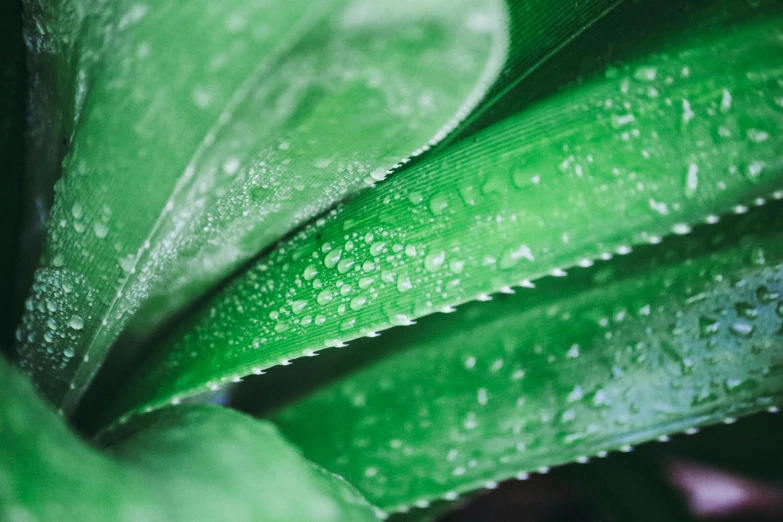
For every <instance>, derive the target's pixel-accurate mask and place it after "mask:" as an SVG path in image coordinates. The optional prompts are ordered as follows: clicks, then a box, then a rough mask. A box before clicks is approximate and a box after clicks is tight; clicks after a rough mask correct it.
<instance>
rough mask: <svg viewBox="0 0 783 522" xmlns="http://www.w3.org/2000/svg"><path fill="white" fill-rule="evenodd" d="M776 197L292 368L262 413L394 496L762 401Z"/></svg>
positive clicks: (527, 467) (433, 495)
mask: <svg viewBox="0 0 783 522" xmlns="http://www.w3.org/2000/svg"><path fill="white" fill-rule="evenodd" d="M780 210H781V206H780V204H777V205H775V206H773V207H771V208H769V209H768V210H767V211H766V212H764V213H761V216H760V217H759V216H758V215H756V216H750V215H749V216H748V218H746V219H739V220H736V219H735V220H736V221H737V222H736V223H733V224H732V226H731V227H730V228H727V229H724V230H715V228H714V227H707V226H705V227H703V229H702V230H699V231H698V233H696V234H695V235H694V236H685V237H681V238H673V239H672V240H667V241H666V242H664V244H662V245H659V246H657V247H648V248H647V249H640V250H639V251H638V252H637V253H635V254H632V255H630V256H628V257H627V258H624V259H616V260H613V261H611V262H607V263H599V264H597V265H596V266H594V267H592V268H590V269H588V270H584V271H582V272H581V273H575V274H574V275H573V276H572V278H573V279H572V280H571V281H568V284H567V285H566V284H564V281H563V280H558V279H554V278H552V279H549V280H544V281H541V284H540V285H539V288H538V289H536V290H533V291H531V293H529V294H522V295H516V296H507V297H504V298H503V299H500V300H496V301H493V302H492V303H474V304H470V305H467V306H465V307H464V308H461V309H460V310H459V311H458V312H457V313H455V314H452V315H448V316H433V317H429V318H426V319H425V320H423V321H422V322H421V323H420V324H419V325H417V326H415V327H411V328H407V329H396V330H392V331H391V332H389V334H388V335H384V336H382V337H381V339H379V340H378V341H376V342H375V343H376V345H375V346H372V345H370V343H369V342H364V343H357V345H356V346H355V347H352V348H351V349H350V350H351V351H350V352H336V354H335V355H337V356H338V357H340V356H341V357H340V359H332V360H333V361H334V363H331V364H330V359H329V357H330V356H325V357H324V358H323V359H324V360H321V361H319V362H320V364H318V365H317V366H316V365H315V364H309V365H308V364H303V365H301V367H300V368H297V372H296V376H297V377H296V379H297V382H310V381H312V380H315V383H316V384H315V386H318V389H317V391H316V392H308V393H307V394H306V395H305V397H304V398H302V399H301V400H299V401H294V402H293V403H292V404H291V405H289V406H286V407H283V408H281V409H280V410H279V411H278V412H277V413H275V414H273V415H272V418H273V419H274V420H275V422H277V423H278V424H279V426H280V427H281V429H282V431H283V433H285V434H286V436H287V437H289V438H290V440H292V441H293V442H294V443H295V444H297V445H298V446H299V447H301V448H302V450H303V452H304V453H305V455H307V456H308V457H309V458H311V459H313V460H314V461H315V462H318V463H320V464H321V465H323V466H325V467H326V468H327V469H330V470H332V471H334V472H335V473H338V474H340V475H341V476H343V477H345V478H346V479H347V480H348V481H350V482H351V483H353V484H355V485H356V486H357V488H358V489H359V490H360V491H362V492H363V493H364V494H365V495H366V496H367V498H368V499H369V500H370V501H371V502H373V503H375V504H376V505H378V506H380V507H381V508H383V509H389V510H396V509H404V508H407V507H409V506H413V505H423V504H426V503H427V502H429V501H431V500H434V499H439V498H446V499H453V498H456V497H457V496H458V495H459V494H461V493H462V492H465V491H470V490H473V489H476V488H481V487H493V485H494V484H496V483H497V482H498V481H501V480H506V479H509V478H512V477H515V476H516V477H519V478H523V479H524V478H525V477H527V474H528V473H533V472H536V471H539V472H545V471H546V470H547V469H548V468H549V467H550V466H555V465H558V464H563V463H566V462H572V461H586V460H587V459H588V458H589V457H593V456H596V455H598V456H602V455H605V452H606V451H612V450H621V451H630V449H631V447H632V446H633V445H635V444H639V443H641V442H644V441H647V440H650V439H653V438H655V437H661V436H666V435H668V434H670V433H672V432H678V431H683V430H691V429H693V428H695V427H698V426H701V425H705V424H710V423H714V422H718V421H728V422H731V421H733V418H735V417H737V416H739V415H744V414H748V413H752V412H756V411H760V410H763V409H766V408H772V409H775V406H776V405H779V404H781V402H783V353H781V351H780V350H779V347H780V339H781V331H782V330H781V328H782V327H783V298H781V296H783V241H781V239H783V238H781V235H780V232H779V231H780V230H781V226H783V220H782V219H781V213H780ZM338 354H339V355H338ZM293 369H294V368H293V367H292V370H293ZM292 373H293V372H292ZM289 385H291V386H292V387H294V388H295V387H296V383H294V382H290V381H289ZM319 385H320V386H319ZM256 397H257V398H258V399H257V400H258V401H263V400H264V399H263V397H264V395H263V394H258V395H256Z"/></svg>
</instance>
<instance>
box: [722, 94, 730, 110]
mask: <svg viewBox="0 0 783 522" xmlns="http://www.w3.org/2000/svg"><path fill="white" fill-rule="evenodd" d="M729 109H731V93H730V92H729V91H728V90H727V89H723V95H722V96H721V99H720V111H721V112H728V111H729Z"/></svg>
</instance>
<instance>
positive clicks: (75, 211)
mask: <svg viewBox="0 0 783 522" xmlns="http://www.w3.org/2000/svg"><path fill="white" fill-rule="evenodd" d="M71 215H72V216H73V218H74V219H81V218H82V216H83V215H84V210H83V209H82V206H81V205H80V204H79V203H74V204H73V206H72V207H71Z"/></svg>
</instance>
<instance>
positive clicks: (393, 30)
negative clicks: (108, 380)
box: [19, 0, 506, 411]
mask: <svg viewBox="0 0 783 522" xmlns="http://www.w3.org/2000/svg"><path fill="white" fill-rule="evenodd" d="M37 7H38V6H34V7H33V8H31V12H32V15H31V22H30V26H31V30H30V31H29V32H31V33H32V34H31V35H30V36H28V39H29V40H30V41H31V42H33V43H34V44H35V45H32V44H31V51H32V58H31V61H32V63H33V70H34V71H35V72H36V74H37V76H34V77H33V79H32V81H33V84H34V85H35V86H36V87H37V90H35V91H34V94H33V99H32V103H33V106H34V107H35V108H36V111H37V112H36V114H39V113H41V114H40V115H39V116H40V121H38V126H39V127H40V128H38V129H37V130H36V132H37V135H38V140H37V141H35V143H36V144H37V145H38V147H39V148H40V149H46V150H47V151H49V150H51V149H52V140H53V139H54V137H55V135H57V134H58V133H60V132H65V131H67V130H68V129H71V134H69V135H68V136H66V138H67V140H66V141H69V142H70V143H71V145H70V148H69V150H68V152H67V154H66V155H65V159H64V160H63V163H62V172H63V174H62V178H61V179H60V181H59V182H58V184H57V187H56V198H55V199H56V202H55V205H54V207H53V209H52V214H51V218H50V220H49V230H48V240H47V241H48V242H47V245H46V248H45V253H44V256H43V261H42V267H41V269H40V270H39V271H38V272H37V275H36V280H35V283H34V285H33V290H32V293H31V298H30V301H29V302H28V305H27V313H26V316H25V319H24V324H23V328H22V329H21V331H20V333H19V351H20V353H21V355H22V361H23V364H24V366H25V368H26V369H27V370H28V371H29V372H31V373H32V374H33V375H34V376H35V381H36V382H37V383H38V385H39V386H40V387H41V389H42V391H43V392H44V393H45V394H46V395H47V396H48V397H49V398H50V399H52V400H53V401H54V402H55V403H57V404H61V405H62V407H63V409H64V410H66V411H70V410H71V409H72V408H73V407H74V405H75V403H76V401H77V400H78V398H79V397H80V395H81V394H82V393H83V391H84V389H85V388H86V386H87V385H88V384H89V382H90V381H91V380H92V378H93V376H94V374H95V372H96V370H97V369H98V367H99V366H100V364H101V362H102V361H103V360H104V358H105V355H106V352H107V350H108V349H109V347H110V346H111V345H112V343H113V342H114V341H115V339H116V338H117V336H118V334H119V333H120V332H122V331H124V330H127V331H128V332H129V335H130V336H131V337H134V336H135V337H136V338H137V339H139V340H143V339H144V338H145V337H146V336H147V335H149V334H150V332H151V331H154V330H155V327H156V326H158V325H160V324H161V323H162V322H163V321H165V320H168V319H170V318H171V317H172V314H173V313H175V312H177V311H180V310H182V309H183V307H185V306H186V305H188V304H190V303H191V301H192V300H193V299H195V298H197V297H199V296H201V295H202V294H203V293H204V292H206V291H208V290H209V289H211V288H212V287H213V286H214V285H215V284H216V283H217V282H219V281H220V280H221V279H223V278H224V277H226V276H227V275H228V274H229V273H230V272H232V271H233V270H235V269H236V268H237V267H238V266H239V265H241V264H242V263H243V262H246V261H247V260H248V259H250V258H252V257H253V256H255V255H257V254H258V253H259V252H261V251H262V250H264V249H265V248H266V247H268V246H269V245H270V244H271V243H272V242H274V241H275V240H277V239H279V238H280V237H281V236H283V235H285V234H286V233H288V232H289V231H290V230H291V229H292V228H294V227H296V226H297V225H299V224H301V223H303V222H304V221H305V220H307V219H308V218H309V217H312V216H314V215H316V214H317V213H319V212H321V211H323V210H325V209H327V208H329V207H330V206H332V205H333V204H334V203H336V202H337V201H339V200H341V199H342V198H344V197H346V196H347V195H349V194H352V193H354V192H356V191H358V190H359V189H361V188H362V187H367V186H371V185H372V184H373V183H375V182H376V181H378V180H380V179H383V177H384V176H385V175H386V174H387V173H388V172H389V171H390V169H392V168H393V167H395V166H397V165H398V163H399V162H400V161H404V160H405V159H406V158H408V157H410V156H411V155H416V154H419V153H421V152H422V151H423V150H425V149H426V148H427V147H429V145H430V144H432V143H435V142H437V141H439V140H440V139H442V138H443V136H445V135H446V134H447V133H448V132H449V131H450V130H451V129H452V128H453V127H454V126H455V125H456V123H457V122H458V121H459V119H460V118H461V117H462V116H464V114H465V113H466V112H467V111H469V110H470V109H471V108H472V107H473V106H474V105H475V104H476V103H477V102H478V99H479V98H480V97H481V95H482V94H483V92H484V91H485V90H486V89H487V88H488V87H489V84H490V83H491V81H492V80H493V78H494V77H495V76H496V73H497V71H498V70H499V68H500V67H501V66H502V63H503V59H504V56H505V51H506V47H505V46H506V43H505V42H506V40H505V31H506V27H505V25H506V20H505V11H504V8H503V4H502V3H501V2H500V1H499V0H480V1H469V0H460V1H458V2H456V3H455V2H446V1H437V2H427V3H426V5H422V4H421V3H420V2H417V1H405V2H395V3H394V4H393V5H391V4H388V3H386V2H381V1H379V0H357V1H354V2H348V3H346V2H340V1H336V0H335V1H327V2H305V1H295V2H290V1H278V0H268V1H266V2H257V1H246V0H232V1H231V2H230V3H229V5H226V4H224V3H221V4H220V5H217V4H214V5H213V4H211V3H209V2H204V1H198V2H188V3H187V5H183V4H181V3H180V2H172V1H165V2H154V3H150V4H145V3H137V2H116V3H110V2H88V1H80V2H61V1H51V2H48V3H46V4H44V5H43V7H42V8H40V9H38V8H37ZM476 20H478V21H480V23H477V22H476ZM71 91H72V92H71ZM37 104H39V105H40V106H41V107H42V108H41V107H39V105H37ZM50 113H53V114H50ZM56 140H57V143H58V144H59V143H60V137H59V136H56ZM47 154H48V152H47ZM57 161H58V158H51V159H47V160H46V161H44V160H43V159H42V160H41V162H40V163H39V164H38V165H37V166H34V167H31V168H32V170H33V171H35V172H32V173H31V176H33V177H39V178H40V177H46V176H48V177H51V172H49V171H51V170H53V169H59V165H58V164H57ZM39 171H41V172H39ZM131 344H132V343H131ZM137 344H138V343H137Z"/></svg>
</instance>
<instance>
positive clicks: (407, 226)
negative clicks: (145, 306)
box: [117, 15, 783, 411]
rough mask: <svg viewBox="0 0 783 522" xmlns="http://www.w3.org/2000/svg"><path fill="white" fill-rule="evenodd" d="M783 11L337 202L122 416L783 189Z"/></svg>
mask: <svg viewBox="0 0 783 522" xmlns="http://www.w3.org/2000/svg"><path fill="white" fill-rule="evenodd" d="M780 22H781V15H776V16H769V17H765V18H760V19H756V20H754V21H752V22H749V23H742V21H741V20H740V21H738V22H736V23H735V25H734V26H732V27H729V28H725V27H721V30H720V31H717V32H716V33H717V34H709V35H707V36H709V37H706V36H704V35H702V36H699V35H692V36H691V37H690V41H689V42H688V43H687V45H686V44H682V43H679V44H678V45H675V46H674V47H672V48H667V49H665V50H663V51H662V52H661V53H660V54H657V55H654V56H649V57H647V58H646V59H644V60H641V61H639V62H635V63H630V64H626V65H625V66H623V67H613V68H611V69H609V70H608V71H606V74H605V76H604V77H602V78H596V79H593V81H591V82H588V83H585V84H584V85H581V86H579V87H577V88H574V89H572V90H570V91H567V92H564V93H562V94H561V95H558V96H556V97H553V98H551V99H549V100H547V101H546V102H544V103H542V104H539V105H537V106H536V107H531V108H530V110H528V111H525V112H523V113H520V114H518V115H516V116H514V117H511V118H509V119H507V120H505V121H503V122H501V123H499V124H497V125H494V126H492V127H490V128H488V129H486V130H485V131H483V132H482V133H480V134H478V135H476V136H475V137H474V138H472V139H471V140H468V141H463V142H462V143H460V144H458V145H457V146H455V147H453V148H451V149H449V150H447V151H446V152H444V153H443V154H440V155H436V156H432V157H430V158H429V159H428V160H427V161H423V162H422V163H419V164H418V165H416V166H414V167H412V168H410V169H408V170H405V171H402V172H400V173H398V174H396V175H395V176H394V177H393V178H392V179H390V180H389V181H388V182H387V183H384V184H383V185H382V186H380V187H379V188H378V189H376V190H374V191H372V192H369V193H366V194H364V195H362V196H360V197H358V198H357V199H355V200H353V201H352V202H350V203H348V204H347V205H345V206H344V207H341V208H339V209H337V210H335V211H333V212H331V213H330V214H329V215H328V216H326V217H325V218H323V219H320V220H318V221H317V222H316V223H315V224H313V225H312V226H309V227H307V228H306V229H304V230H303V231H302V232H301V233H299V234H298V235H297V236H295V237H294V238H292V239H291V240H289V241H286V242H283V243H281V244H280V245H279V246H278V248H276V250H275V251H274V252H273V253H271V254H270V255H269V256H268V257H265V258H263V259H261V260H260V261H259V262H257V263H256V264H255V265H254V266H253V267H251V268H250V269H249V270H248V271H247V272H246V273H245V274H243V275H242V276H241V277H240V278H238V279H237V280H235V281H234V282H233V283H231V284H230V285H228V286H227V287H226V288H224V289H223V290H222V291H221V292H220V294H219V295H218V296H217V297H216V298H215V299H214V300H213V301H212V302H211V303H208V305H206V306H204V307H203V308H202V309H201V310H200V311H199V313H198V314H197V315H196V316H195V318H194V319H193V320H191V321H190V322H189V323H186V324H185V325H184V326H183V327H182V328H181V329H180V330H179V331H178V332H175V333H174V334H173V335H172V336H171V337H170V338H169V339H168V340H167V341H165V342H164V343H163V344H162V346H160V347H159V348H158V349H156V351H155V353H154V354H153V355H152V357H151V358H150V359H149V361H148V363H147V364H146V365H144V366H142V368H141V370H140V371H139V372H137V374H136V379H135V381H133V382H132V383H131V385H130V386H129V388H126V389H125V391H124V395H123V396H121V398H120V400H119V406H118V407H117V411H121V410H123V409H127V408H130V407H139V406H141V405H145V404H146V407H150V408H151V407H156V406H160V405H162V404H165V403H166V402H168V401H172V400H173V401H174V402H177V401H178V400H180V399H181V398H183V397H185V396H187V395H190V394H193V393H197V392H199V391H203V390H206V389H210V388H213V389H215V388H219V387H220V386H221V385H222V384H224V383H226V382H229V381H231V380H235V379H239V378H241V377H242V376H244V375H248V374H250V373H260V372H262V371H263V370H264V369H266V368H268V367H271V366H275V365H277V364H288V362H289V361H290V360H291V359H294V358H297V357H301V356H302V355H315V352H316V351H318V350H321V349H323V348H325V347H331V346H340V345H342V344H344V343H345V342H346V341H349V340H352V339H356V338H358V337H363V336H368V335H369V336H371V335H374V334H373V332H377V331H380V330H383V329H386V328H389V327H391V326H394V325H399V324H406V323H410V322H411V321H412V319H415V318H417V317H421V316H424V315H428V314H431V313H433V312H436V311H449V310H451V308H452V307H453V306H455V305H459V304H461V303H464V302H466V301H470V300H473V299H477V298H478V299H485V298H487V297H488V296H487V294H489V293H491V292H497V291H505V292H511V291H512V290H511V286H512V285H517V284H520V285H521V286H523V287H529V286H532V283H530V281H531V280H534V279H536V278H539V277H541V276H544V275H547V274H550V273H552V274H555V275H565V270H567V269H570V268H572V267H574V266H575V265H582V266H587V265H590V264H592V263H593V260H594V259H596V258H609V257H611V256H612V255H614V254H627V253H628V252H630V251H631V249H632V246H635V245H637V244H639V243H657V242H659V241H660V238H661V236H664V235H666V234H670V233H672V232H673V233H675V234H683V233H686V232H688V231H689V230H690V227H691V224H694V223H697V222H700V221H707V222H708V223H712V222H715V221H717V220H718V214H721V213H723V212H726V211H728V210H729V209H733V210H734V211H735V212H739V213H742V212H744V211H746V210H747V207H746V206H744V205H747V204H749V203H750V202H751V201H754V199H756V198H759V201H761V200H763V198H765V197H768V196H770V195H772V196H774V197H776V198H779V197H783V191H780V190H776V189H779V188H780V187H781V184H782V182H781V172H782V171H783V157H782V156H781V155H780V149H781V144H783V118H781V111H782V110H783V106H781V104H780V99H781V97H782V95H783V82H781V81H780V80H781V78H783V68H781V59H780V56H781V48H782V47H783V39H781V37H780V35H781V33H780V27H781V25H782V24H781V23H780ZM682 38H683V36H682V35H679V34H677V35H674V36H673V37H672V39H673V40H674V41H675V42H680V40H682ZM686 40H688V39H687V38H686Z"/></svg>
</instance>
